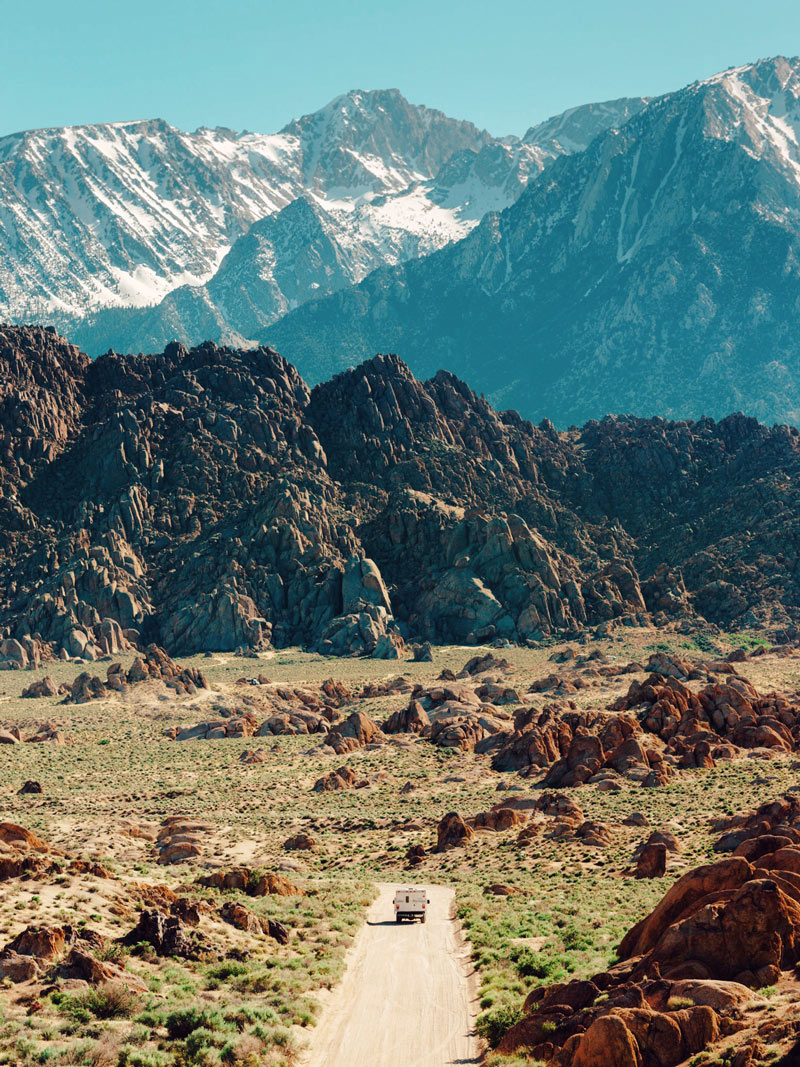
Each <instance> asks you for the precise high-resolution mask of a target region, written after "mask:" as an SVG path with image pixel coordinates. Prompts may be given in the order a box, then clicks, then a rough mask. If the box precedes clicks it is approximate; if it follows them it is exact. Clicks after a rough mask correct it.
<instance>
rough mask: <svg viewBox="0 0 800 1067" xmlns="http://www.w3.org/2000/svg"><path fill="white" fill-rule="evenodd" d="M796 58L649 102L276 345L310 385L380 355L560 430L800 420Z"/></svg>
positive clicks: (320, 307) (335, 300) (284, 327)
mask: <svg viewBox="0 0 800 1067" xmlns="http://www.w3.org/2000/svg"><path fill="white" fill-rule="evenodd" d="M799 138H800V61H798V60H791V61H788V60H784V59H776V60H768V61H762V62H760V63H757V64H753V65H750V66H747V67H742V68H738V69H736V70H732V71H728V72H725V73H724V74H722V75H719V76H717V77H715V78H712V79H709V80H707V81H705V82H701V83H697V84H695V85H692V86H689V87H688V88H687V89H685V90H682V91H681V92H678V93H672V94H669V95H667V96H665V97H662V98H660V99H659V100H656V101H653V102H651V103H650V104H649V105H648V106H647V107H646V108H644V109H643V110H642V111H640V112H639V113H638V114H636V115H634V116H633V117H632V118H631V119H630V120H629V121H628V122H627V123H625V124H624V125H622V126H621V127H619V128H611V129H609V130H608V131H607V132H605V133H604V134H602V135H601V136H599V137H598V138H596V139H595V140H594V141H593V142H592V143H591V144H590V145H589V147H588V148H587V149H586V150H585V151H584V152H581V153H578V154H575V155H571V156H564V157H561V158H560V159H558V160H557V161H555V162H554V163H553V165H552V166H551V167H549V168H548V169H547V170H546V171H545V172H544V173H543V174H542V175H541V176H540V177H538V178H537V179H536V180H534V181H532V182H531V183H530V184H529V185H528V187H527V189H526V190H525V192H524V193H523V194H522V196H521V197H520V198H519V200H518V201H517V202H516V203H515V204H513V205H512V206H511V207H510V208H508V209H506V210H505V211H503V212H501V213H500V214H494V215H490V216H487V218H486V219H484V221H483V222H482V223H481V224H480V225H479V226H478V227H477V228H476V229H475V230H474V231H473V232H472V233H471V234H469V235H468V236H467V237H466V238H465V239H464V240H462V241H461V242H459V243H457V244H455V245H452V246H450V247H448V248H445V249H444V250H442V251H440V252H438V253H435V254H433V255H431V256H429V257H427V258H425V259H423V260H419V261H417V262H413V263H408V264H405V265H402V266H399V267H396V268H393V269H389V270H381V271H378V272H376V273H375V274H373V275H371V276H370V277H369V278H367V279H366V280H365V281H364V282H363V283H362V284H361V285H360V286H358V287H356V288H354V289H351V290H346V291H343V292H342V293H340V294H336V295H334V296H332V297H330V298H328V299H327V300H324V301H319V302H316V303H315V304H313V305H308V306H307V307H305V308H301V309H299V310H298V311H296V312H294V313H292V314H290V315H288V316H287V317H285V318H284V319H283V320H281V321H280V322H279V323H278V324H276V325H275V326H273V327H271V328H270V329H269V330H267V331H265V333H264V334H263V337H265V338H266V339H268V340H269V341H270V343H273V344H277V345H279V346H280V347H281V350H282V351H284V352H285V353H286V354H287V356H288V357H289V358H290V359H295V360H296V361H297V363H298V365H299V367H300V369H301V372H302V373H303V374H305V375H306V377H308V378H310V379H311V380H317V379H318V378H321V377H325V376H327V375H329V374H330V373H331V372H332V371H333V370H335V369H336V367H337V366H343V365H347V363H349V362H356V361H357V360H358V359H360V358H362V357H363V356H364V355H365V354H369V353H370V352H373V351H376V350H377V351H397V352H399V353H400V354H401V355H402V356H403V357H404V358H405V359H407V360H408V362H409V363H410V365H411V366H412V367H413V368H414V370H415V371H416V372H417V373H420V374H423V375H425V374H430V373H432V372H433V371H434V370H436V369H437V368H438V367H447V368H448V369H450V370H453V371H454V372H455V373H457V374H459V375H460V376H464V377H467V378H468V379H469V380H470V381H471V382H472V384H473V385H474V387H476V388H478V389H480V390H483V391H485V392H486V393H487V394H488V395H491V396H492V398H493V399H494V400H495V401H496V402H498V403H509V402H513V404H514V406H516V407H518V408H519V409H520V410H521V411H522V412H523V414H525V415H528V416H531V417H533V418H541V417H543V416H547V417H550V418H552V419H554V420H555V421H557V422H559V423H560V424H562V425H566V424H569V423H572V422H580V421H583V420H585V419H587V418H596V417H599V416H601V415H603V414H604V413H606V412H607V411H630V412H633V413H637V414H653V413H659V414H663V415H668V416H686V415H691V416H698V415H700V414H702V413H704V412H708V413H709V414H712V415H722V414H725V413H727V412H728V411H731V410H735V409H740V408H741V409H744V410H745V411H747V412H748V413H751V414H754V415H757V416H758V417H760V418H762V419H765V420H768V421H769V420H779V421H790V422H797V421H799V420H800V341H798V337H797V331H796V327H795V323H796V316H797V312H798V310H800V288H799V287H798V283H799V282H800V273H799V272H800V147H798V139H799Z"/></svg>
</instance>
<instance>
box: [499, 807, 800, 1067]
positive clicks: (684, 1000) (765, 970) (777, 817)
mask: <svg viewBox="0 0 800 1067" xmlns="http://www.w3.org/2000/svg"><path fill="white" fill-rule="evenodd" d="M723 824H724V825H725V826H727V828H728V830H729V832H730V831H731V830H735V829H740V830H742V831H743V832H746V833H749V834H751V836H746V837H743V839H742V841H743V842H744V843H749V845H750V848H749V851H751V853H752V855H753V856H754V857H757V858H754V859H753V860H752V861H751V860H748V859H746V858H745V857H744V856H743V855H734V856H732V857H730V858H728V859H722V860H719V861H718V862H716V863H710V864H706V865H704V866H702V867H699V868H696V869H695V870H692V871H689V872H688V873H686V874H684V875H683V877H681V878H679V879H678V881H677V882H676V883H675V884H674V885H673V886H672V887H671V888H670V889H669V890H668V891H667V893H666V894H665V896H664V897H663V898H662V900H661V901H660V903H659V904H658V905H657V906H656V908H655V909H654V910H653V911H652V912H651V913H650V914H649V915H648V916H646V917H645V918H644V919H642V920H641V922H639V923H637V925H636V926H634V927H633V928H632V929H631V930H630V931H629V932H628V933H627V934H626V936H625V937H624V938H623V940H622V943H621V944H620V946H619V949H618V957H619V961H620V962H619V963H617V964H616V965H615V966H613V967H612V968H611V969H610V970H608V971H605V972H603V973H601V974H597V975H594V977H593V978H592V979H591V980H590V981H585V980H582V981H577V980H576V981H572V982H569V983H567V984H561V985H555V986H546V987H540V988H538V989H535V990H533V991H532V992H531V994H530V995H529V997H528V998H527V1000H526V1002H525V1007H524V1016H523V1018H522V1020H521V1021H520V1022H519V1023H517V1024H516V1025H515V1026H512V1027H511V1029H510V1030H509V1031H508V1032H507V1033H506V1035H505V1036H504V1037H503V1038H502V1040H501V1042H500V1044H499V1049H500V1051H501V1052H507V1053H510V1052H513V1051H515V1050H518V1049H521V1048H524V1049H525V1050H526V1053H527V1054H529V1055H533V1056H534V1057H535V1058H537V1059H539V1060H541V1061H542V1062H543V1063H545V1064H547V1065H552V1067H593V1065H597V1067H600V1064H607V1063H610V1062H613V1063H614V1064H617V1065H619V1067H641V1065H642V1064H643V1063H650V1062H653V1063H655V1062H658V1063H659V1064H663V1065H666V1067H676V1065H677V1064H679V1063H683V1062H684V1061H685V1060H686V1059H687V1058H688V1057H690V1056H692V1055H694V1054H696V1053H699V1052H702V1051H703V1050H704V1049H705V1048H706V1047H707V1046H708V1045H709V1044H711V1043H712V1042H714V1041H715V1040H716V1039H717V1038H718V1037H725V1036H730V1035H731V1034H734V1033H736V1032H737V1031H738V1030H739V1029H741V1028H742V1027H743V1026H744V1025H745V1024H744V1022H742V1021H741V1015H742V1009H743V1008H744V1007H746V1006H747V1005H748V1004H749V1003H751V1002H753V1001H757V1000H758V997H757V995H756V993H754V991H757V990H758V989H760V988H761V987H764V986H769V985H774V984H775V983H776V982H778V981H779V980H780V978H781V976H782V975H783V976H784V977H785V976H786V975H787V972H788V975H789V977H790V978H792V979H793V978H794V977H795V976H794V970H793V969H794V968H795V965H796V964H797V962H798V959H799V958H800V889H798V885H797V871H798V870H800V843H798V841H796V840H791V841H790V843H789V844H788V845H780V843H779V839H780V836H781V834H780V831H782V830H784V831H789V833H791V831H792V830H794V831H795V832H797V830H798V827H800V817H799V816H798V802H797V800H796V798H795V797H794V796H793V795H789V796H787V797H786V798H783V799H781V800H779V801H776V802H774V803H772V804H767V805H763V806H762V808H760V809H758V811H756V812H753V813H750V814H745V815H742V816H736V817H734V818H733V819H728V820H724V821H723ZM798 840H800V835H798ZM759 842H762V843H763V847H764V850H765V851H762V848H761V847H758V844H759ZM776 846H778V847H776ZM662 847H664V846H663V845H662ZM641 855H645V852H644V850H643V852H642V853H641ZM743 1062H744V1061H743Z"/></svg>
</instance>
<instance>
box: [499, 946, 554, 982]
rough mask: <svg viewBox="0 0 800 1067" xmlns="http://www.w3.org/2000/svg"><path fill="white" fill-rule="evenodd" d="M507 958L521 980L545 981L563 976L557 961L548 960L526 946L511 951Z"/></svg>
mask: <svg viewBox="0 0 800 1067" xmlns="http://www.w3.org/2000/svg"><path fill="white" fill-rule="evenodd" d="M509 958H510V959H511V962H512V963H513V964H514V966H515V967H516V968H517V973H518V974H519V976H520V977H521V978H540V979H545V978H555V977H556V976H557V975H559V974H563V967H562V965H561V962H560V961H559V960H558V959H555V958H548V957H547V956H545V955H543V954H542V953H541V952H534V951H533V949H531V948H529V947H528V946H527V945H522V946H520V947H518V948H514V949H512V950H511V952H510V953H509Z"/></svg>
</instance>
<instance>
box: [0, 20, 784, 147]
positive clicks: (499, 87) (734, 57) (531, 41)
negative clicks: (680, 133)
mask: <svg viewBox="0 0 800 1067" xmlns="http://www.w3.org/2000/svg"><path fill="white" fill-rule="evenodd" d="M0 33H1V34H2V38H3V49H2V52H3V59H2V64H0V134H4V133H11V132H14V131H17V130H22V129H27V128H31V127H38V126H61V125H73V124H79V123H88V122H108V121H120V120H126V119H139V118H153V117H160V118H165V119H167V121H169V122H171V123H173V124H174V125H176V126H180V127H182V128H184V129H195V128H196V127H198V126H217V125H219V126H229V127H232V128H234V129H249V130H257V131H259V132H272V131H274V130H276V129H279V128H280V127H281V126H283V125H284V124H285V123H286V122H288V121H289V120H290V119H291V118H294V117H296V116H298V115H301V114H304V113H306V112H308V111H313V110H316V109H317V108H318V107H321V106H322V105H323V104H325V103H327V102H328V101H329V100H330V99H331V98H332V97H334V96H336V95H337V94H338V93H340V92H344V91H346V90H347V89H354V88H359V89H374V88H389V87H391V88H398V89H400V90H401V91H402V92H403V93H404V94H405V96H406V97H408V99H409V100H411V101H412V103H418V104H427V105H428V106H430V107H438V108H440V109H442V110H443V111H445V112H447V113H448V114H450V115H453V116H455V117H457V118H469V119H471V120H472V121H473V122H476V123H477V124H478V125H480V126H485V127H486V128H487V129H489V130H490V131H491V132H492V133H494V134H505V133H523V132H524V131H525V129H527V127H528V126H530V125H532V124H533V123H534V122H538V121H540V120H541V119H544V118H547V117H548V116H549V115H552V114H555V113H556V112H558V111H563V110H564V109H565V108H568V107H571V106H573V105H575V104H581V103H586V102H587V101H590V100H603V99H609V98H612V97H617V96H625V95H630V96H633V95H643V96H650V95H655V94H658V93H662V92H668V91H669V90H671V89H677V88H680V87H681V86H683V85H686V84H688V83H689V82H691V81H694V80H695V79H697V78H702V77H706V76H708V75H710V74H713V73H715V72H716V71H718V70H722V69H724V68H725V67H729V66H734V65H737V64H740V63H745V62H748V61H750V60H753V59H757V58H761V57H764V56H771V55H778V54H782V55H789V56H791V55H797V54H798V53H800V2H798V0H746V2H745V0H714V2H711V0H662V2H659V3H655V2H653V0H550V2H547V3H543V2H541V0H459V2H456V0H449V2H442V0H394V2H393V3H386V2H385V0H372V2H362V0H357V2H349V3H345V2H343V0H280V2H274V0H263V2H257V0H191V2H189V0H133V2H131V3H126V2H124V0H123V2H120V0H27V2H26V0H22V2H20V0H0Z"/></svg>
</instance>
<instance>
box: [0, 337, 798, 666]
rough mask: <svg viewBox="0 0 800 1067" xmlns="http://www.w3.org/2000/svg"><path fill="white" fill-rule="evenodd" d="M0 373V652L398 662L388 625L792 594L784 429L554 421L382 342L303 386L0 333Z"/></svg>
mask: <svg viewBox="0 0 800 1067" xmlns="http://www.w3.org/2000/svg"><path fill="white" fill-rule="evenodd" d="M0 365H1V367H2V378H0V380H1V381H2V386H0V454H1V455H2V457H3V458H2V464H1V465H0V625H1V626H2V630H3V636H4V637H5V638H6V642H7V644H8V647H6V646H5V645H4V646H3V648H2V649H0V655H2V657H4V658H5V660H7V661H8V662H9V663H12V662H17V661H18V660H19V654H18V652H17V651H16V650H17V649H18V648H19V647H24V648H34V647H35V648H37V649H39V648H41V647H45V648H47V647H50V648H52V649H53V650H55V651H59V650H64V652H65V654H69V655H82V656H88V657H89V658H91V657H92V656H93V655H96V654H98V653H99V652H100V651H101V649H102V648H103V647H104V644H103V642H104V639H105V635H107V633H109V632H112V631H113V627H114V626H118V627H119V629H120V630H121V631H122V634H121V635H120V637H119V640H132V641H134V642H136V643H141V642H145V643H147V642H149V641H157V642H158V643H159V644H161V645H163V646H164V647H166V648H167V649H168V650H169V651H170V652H171V653H173V654H176V655H178V654H186V653H189V652H193V651H199V650H201V649H232V648H236V647H239V646H252V647H259V646H261V645H263V644H265V643H266V642H268V641H272V642H273V643H274V644H276V645H281V646H284V645H288V644H293V643H302V644H305V645H308V646H311V647H317V648H320V649H322V650H324V651H328V652H336V653H350V652H356V653H368V654H376V655H384V656H390V657H392V656H396V655H398V654H399V652H400V651H401V650H402V648H403V643H404V639H415V640H418V639H428V640H431V641H460V642H464V641H466V642H474V641H490V640H494V639H497V638H501V639H508V640H510V641H526V640H538V639H540V638H542V637H543V636H544V635H547V634H551V633H556V632H558V633H571V632H576V631H578V630H580V629H582V628H584V627H587V626H597V625H601V626H602V625H604V624H607V623H609V622H611V621H613V620H615V619H625V618H627V619H628V620H630V621H639V622H644V621H647V620H648V619H655V620H656V621H659V622H666V621H669V620H670V619H676V620H681V619H683V620H692V619H697V618H698V617H704V618H706V619H708V620H711V621H712V622H715V623H719V624H722V625H725V626H741V625H748V624H755V623H759V624H771V625H773V626H776V627H783V628H786V627H791V626H792V625H793V624H794V621H795V619H796V617H797V614H798V609H797V607H796V605H797V603H798V602H799V599H800V598H799V597H798V593H800V589H798V584H797V582H798V579H797V574H798V568H797V562H798V556H797V548H796V544H797V533H796V530H797V514H798V508H797V503H798V501H797V491H796V489H795V488H794V486H796V485H797V484H800V482H799V481H798V477H797V475H798V466H799V464H800V459H799V450H800V439H799V438H798V433H797V431H796V430H794V429H789V428H786V427H776V428H774V429H771V430H768V429H766V428H765V427H763V426H761V425H759V424H758V423H757V422H756V421H755V420H753V419H746V418H744V417H742V416H731V417H730V418H727V419H725V420H723V421H722V422H721V423H715V422H713V421H712V420H702V421H701V422H698V423H691V422H682V423H670V422H667V421H664V420H662V419H651V420H638V419H632V418H631V419H618V418H609V419H605V420H603V422H600V423H596V422H595V423H589V424H587V425H586V426H585V427H584V428H583V429H582V430H574V431H571V432H569V433H558V432H556V431H555V429H554V428H553V426H552V425H551V424H549V423H546V422H545V423H542V424H541V425H540V426H538V427H536V426H533V425H532V424H531V423H529V422H527V421H525V420H523V419H522V418H520V416H519V415H517V414H516V413H515V412H505V413H502V414H501V413H498V412H496V411H494V410H493V409H492V408H491V407H490V405H489V404H488V403H487V402H486V401H485V400H484V399H482V398H480V397H478V396H476V395H475V394H474V393H473V392H472V391H471V390H470V389H469V388H468V386H466V385H465V384H464V383H463V382H460V381H459V380H458V379H457V378H455V377H454V376H453V375H452V374H449V373H446V372H440V373H439V374H437V375H436V376H435V377H434V378H432V379H431V380H429V381H427V382H420V381H417V380H416V379H415V378H414V377H413V375H412V374H411V372H410V371H409V369H408V367H407V366H406V365H405V364H403V363H402V362H401V361H400V360H398V359H397V358H396V357H393V356H378V357H376V358H375V359H372V360H370V361H368V362H367V363H365V364H363V365H362V366H361V367H359V368H357V369H355V370H353V371H349V372H346V373H345V374H343V375H341V376H339V377H337V378H335V379H333V380H332V381H330V382H328V383H325V384H323V385H320V386H318V387H316V388H315V389H314V390H313V391H309V389H308V387H307V386H306V384H305V382H303V380H302V379H301V378H300V376H299V375H298V373H297V371H296V370H295V369H294V368H293V367H292V366H291V365H290V364H288V363H287V362H286V361H285V360H283V359H282V358H281V357H280V356H279V355H277V353H275V352H273V351H271V350H269V349H264V348H261V349H256V350H252V351H240V350H234V349H229V348H219V347H217V346H216V345H214V344H211V343H208V344H205V345H201V346H200V347H198V348H195V349H192V350H191V351H190V350H187V349H186V348H184V347H183V346H181V345H178V344H173V345H171V346H168V348H167V349H166V350H165V351H164V353H163V354H161V355H159V356H119V355H114V354H110V355H107V356H103V357H101V358H99V359H97V360H95V361H94V362H92V361H90V360H89V359H88V358H87V357H86V356H85V355H83V354H81V353H80V351H79V350H78V349H76V348H75V347H74V346H72V345H69V344H68V343H67V342H66V341H63V340H62V339H60V338H59V337H58V336H57V335H56V334H55V333H53V332H52V331H50V330H47V329H41V328H15V327H3V328H0ZM112 624H113V625H112ZM37 642H39V643H37ZM37 655H38V653H37ZM15 657H16V660H15Z"/></svg>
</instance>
